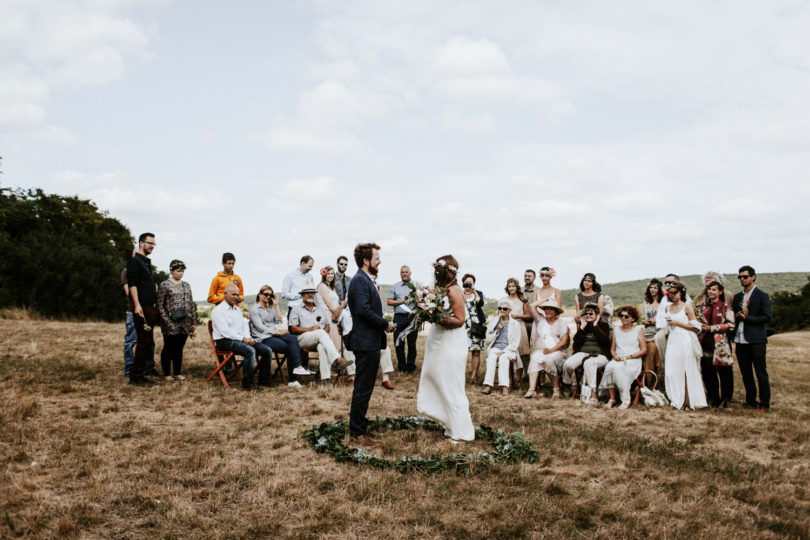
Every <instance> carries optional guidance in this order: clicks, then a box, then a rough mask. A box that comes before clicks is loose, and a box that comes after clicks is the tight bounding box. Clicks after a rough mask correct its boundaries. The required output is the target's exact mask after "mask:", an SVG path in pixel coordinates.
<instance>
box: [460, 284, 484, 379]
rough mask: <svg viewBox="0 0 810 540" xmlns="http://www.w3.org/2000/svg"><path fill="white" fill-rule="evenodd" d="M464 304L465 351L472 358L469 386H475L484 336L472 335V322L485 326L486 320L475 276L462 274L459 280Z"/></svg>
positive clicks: (482, 298)
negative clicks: (476, 287)
mask: <svg viewBox="0 0 810 540" xmlns="http://www.w3.org/2000/svg"><path fill="white" fill-rule="evenodd" d="M461 283H462V287H463V288H462V293H463V296H464V304H465V306H466V308H467V318H466V320H465V321H464V328H465V329H466V330H467V338H468V341H469V345H468V347H467V349H468V350H469V351H470V356H471V357H472V359H471V362H470V384H475V383H476V382H477V380H478V367H479V366H480V365H481V351H482V350H484V347H485V345H484V339H485V337H486V336H485V335H484V336H481V337H476V336H473V335H472V324H471V323H473V322H475V323H478V324H482V325H484V326H486V324H487V318H486V317H485V316H484V293H482V292H481V291H478V290H476V289H475V276H474V275H472V274H464V277H462V278H461Z"/></svg>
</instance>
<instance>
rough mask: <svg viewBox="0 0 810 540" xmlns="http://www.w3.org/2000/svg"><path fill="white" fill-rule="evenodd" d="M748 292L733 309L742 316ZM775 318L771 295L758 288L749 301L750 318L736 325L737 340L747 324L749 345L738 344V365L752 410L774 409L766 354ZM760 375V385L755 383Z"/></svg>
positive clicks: (736, 299)
mask: <svg viewBox="0 0 810 540" xmlns="http://www.w3.org/2000/svg"><path fill="white" fill-rule="evenodd" d="M744 295H745V292H744V291H741V292H738V293H737V294H735V295H734V301H733V302H732V309H733V311H734V313H735V314H736V313H738V312H739V311H741V310H742V308H743V298H744ZM772 318H773V312H772V310H771V299H770V297H769V296H768V293H766V292H764V291H762V290H760V288H759V287H755V288H754V290H753V291H751V296H750V297H749V299H748V315H746V317H745V319H744V320H743V319H740V318H737V320H736V321H735V326H734V336H735V339H736V335H737V329H738V327H739V325H740V323H743V337H745V341H747V342H748V343H737V344H736V350H737V363H738V364H739V366H740V374H741V375H742V380H743V385H744V386H745V402H746V403H747V404H748V405H749V406H751V407H764V408H766V409H768V408H770V406H771V384H770V380H769V379H768V369H767V364H766V362H765V352H766V347H767V343H768V332H767V330H766V328H765V325H766V324H767V323H769V322H770V321H771V319H772ZM754 373H756V377H757V382H756V383H755V382H754ZM757 383H759V402H757Z"/></svg>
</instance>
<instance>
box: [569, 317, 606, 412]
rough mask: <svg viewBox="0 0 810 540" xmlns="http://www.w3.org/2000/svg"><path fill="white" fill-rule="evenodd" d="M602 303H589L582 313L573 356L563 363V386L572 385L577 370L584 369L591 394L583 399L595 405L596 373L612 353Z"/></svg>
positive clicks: (587, 386)
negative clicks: (602, 313)
mask: <svg viewBox="0 0 810 540" xmlns="http://www.w3.org/2000/svg"><path fill="white" fill-rule="evenodd" d="M600 312H601V308H600V307H599V304H595V303H588V304H585V308H584V309H583V310H582V315H581V316H578V318H579V319H580V322H579V326H578V328H577V333H576V334H574V354H572V355H571V357H570V358H569V359H568V360H566V361H565V363H564V364H563V384H566V385H570V384H572V382H573V379H572V377H571V376H572V375H573V374H574V371H575V370H576V369H577V368H579V367H580V366H582V368H583V372H584V374H583V379H582V388H583V391H587V392H590V396H584V398H583V402H585V403H590V404H592V405H596V404H597V403H598V401H597V398H596V370H598V369H599V368H600V367H603V366H604V365H605V364H607V363H608V359H607V357H608V355H609V354H610V334H611V329H610V325H608V323H607V321H605V320H604V319H602V317H601V315H600Z"/></svg>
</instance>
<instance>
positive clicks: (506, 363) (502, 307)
mask: <svg viewBox="0 0 810 540" xmlns="http://www.w3.org/2000/svg"><path fill="white" fill-rule="evenodd" d="M498 315H499V317H498V318H497V319H495V320H493V321H492V322H491V323H490V325H489V327H488V328H487V335H486V344H487V345H488V349H487V360H486V373H485V375H484V394H489V393H491V392H492V386H493V385H494V384H495V369H496V367H497V370H498V384H499V385H500V386H501V387H503V395H505V396H506V395H509V368H510V364H511V363H512V362H514V361H515V359H516V358H517V356H518V346H519V345H520V329H521V328H523V324H522V323H520V322H518V321H516V320H515V319H513V318H512V306H511V304H510V302H509V300H507V299H506V298H502V299H501V300H500V301H499V302H498ZM524 331H525V330H524Z"/></svg>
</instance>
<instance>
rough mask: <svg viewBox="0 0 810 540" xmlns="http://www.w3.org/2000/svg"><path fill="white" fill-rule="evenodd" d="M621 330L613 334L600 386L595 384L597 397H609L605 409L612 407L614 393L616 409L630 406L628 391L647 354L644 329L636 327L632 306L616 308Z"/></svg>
mask: <svg viewBox="0 0 810 540" xmlns="http://www.w3.org/2000/svg"><path fill="white" fill-rule="evenodd" d="M619 320H620V321H621V326H620V327H619V328H616V329H614V330H613V338H612V340H611V343H610V356H611V360H610V362H608V363H607V365H606V366H605V373H604V374H603V375H602V382H601V383H600V384H599V395H602V396H603V395H604V394H610V399H608V402H607V403H606V404H605V406H606V407H607V408H608V409H609V408H611V407H613V405H615V404H616V389H618V390H619V396H620V397H621V400H622V403H621V405H619V408H620V409H626V408H628V407H629V406H630V387H631V386H632V385H633V381H634V380H636V377H638V375H639V373H641V359H642V358H643V357H644V355H645V354H646V353H647V340H646V339H645V337H644V329H643V328H642V327H640V326H636V321H638V310H637V309H636V308H635V307H634V306H622V307H620V308H619Z"/></svg>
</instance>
